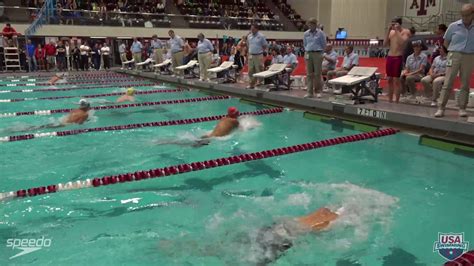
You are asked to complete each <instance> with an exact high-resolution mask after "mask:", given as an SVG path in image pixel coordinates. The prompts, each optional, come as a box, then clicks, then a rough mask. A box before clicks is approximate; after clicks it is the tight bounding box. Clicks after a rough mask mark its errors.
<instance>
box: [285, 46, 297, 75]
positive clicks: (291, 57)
mask: <svg viewBox="0 0 474 266" xmlns="http://www.w3.org/2000/svg"><path fill="white" fill-rule="evenodd" d="M283 64H286V67H288V68H291V70H292V71H293V70H295V68H296V66H297V65H298V58H296V55H295V54H294V53H293V49H292V48H291V47H290V46H288V47H287V48H286V54H285V56H284V57H283Z"/></svg>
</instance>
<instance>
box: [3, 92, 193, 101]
mask: <svg viewBox="0 0 474 266" xmlns="http://www.w3.org/2000/svg"><path fill="white" fill-rule="evenodd" d="M181 91H185V90H183V89H173V90H149V91H136V92H135V94H137V95H141V94H155V93H172V92H181ZM124 93H125V92H112V93H103V94H91V95H77V96H54V97H40V98H18V99H2V100H0V102H22V101H32V100H58V99H68V98H98V97H107V96H117V95H123V94H124Z"/></svg>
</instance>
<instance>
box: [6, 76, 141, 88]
mask: <svg viewBox="0 0 474 266" xmlns="http://www.w3.org/2000/svg"><path fill="white" fill-rule="evenodd" d="M125 78H126V77H124V79H115V80H97V81H78V82H65V83H57V84H56V85H54V86H59V85H79V84H102V83H112V82H130V81H140V80H141V81H143V79H137V78H134V79H131V78H129V77H128V78H126V79H125ZM16 86H51V84H49V83H47V82H45V83H21V84H20V83H11V84H6V85H5V86H0V87H16Z"/></svg>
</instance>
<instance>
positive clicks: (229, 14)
mask: <svg viewBox="0 0 474 266" xmlns="http://www.w3.org/2000/svg"><path fill="white" fill-rule="evenodd" d="M264 2H265V1H259V0H257V1H255V2H252V3H248V2H244V3H242V2H241V1H233V0H218V1H210V0H204V1H199V2H197V1H196V2H184V1H179V0H178V1H175V4H176V6H177V7H178V9H179V11H180V12H181V14H182V15H185V16H186V17H185V19H186V20H187V21H188V22H189V25H190V27H192V28H210V29H222V28H225V29H248V28H249V27H250V25H251V24H253V23H255V24H257V25H259V26H260V27H261V28H262V29H263V30H282V29H283V24H282V23H280V22H279V21H277V20H274V19H273V18H274V14H273V12H272V11H271V10H270V9H269V8H268V7H267V6H266V5H265V3H264Z"/></svg>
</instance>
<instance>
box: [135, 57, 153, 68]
mask: <svg viewBox="0 0 474 266" xmlns="http://www.w3.org/2000/svg"><path fill="white" fill-rule="evenodd" d="M154 62H155V60H153V59H151V58H147V60H145V61H143V62H140V63H136V64H135V66H136V67H141V66H143V67H145V66H148V65H150V64H152V63H154Z"/></svg>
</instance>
